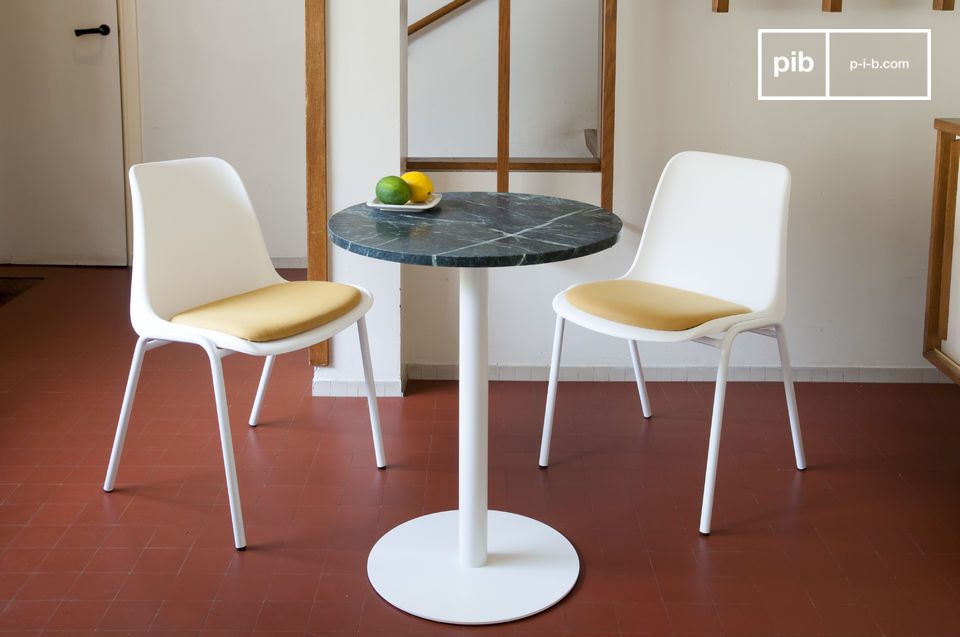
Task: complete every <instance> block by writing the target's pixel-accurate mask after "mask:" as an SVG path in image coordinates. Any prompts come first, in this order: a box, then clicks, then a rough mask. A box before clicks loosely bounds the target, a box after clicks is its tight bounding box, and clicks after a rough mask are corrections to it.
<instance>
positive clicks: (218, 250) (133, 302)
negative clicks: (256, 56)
mask: <svg viewBox="0 0 960 637" xmlns="http://www.w3.org/2000/svg"><path fill="white" fill-rule="evenodd" d="M130 190H131V193H132V195H133V280H132V284H131V290H130V319H131V322H132V323H133V329H134V330H135V331H136V332H137V334H138V335H139V338H138V339H137V345H136V348H135V350H134V353H133V363H132V364H131V366H130V376H129V379H128V380H127V389H126V393H125V394H124V397H123V406H122V408H121V410H120V421H119V423H118V424H117V434H116V438H115V440H114V443H113V452H112V454H111V456H110V464H109V466H108V468H107V476H106V479H105V480H104V483H103V490H104V491H112V490H113V488H114V485H115V484H116V479H117V469H118V467H119V464H120V454H121V452H122V451H123V440H124V436H125V435H126V431H127V423H128V422H129V419H130V410H131V407H132V405H133V397H134V394H135V393H136V390H137V379H138V378H139V376H140V365H141V363H142V361H143V356H144V354H145V353H146V352H147V351H149V350H151V349H154V348H157V347H161V346H163V345H167V344H169V343H192V344H194V345H199V346H200V347H202V348H203V350H204V351H205V352H206V353H207V356H208V357H209V358H210V369H211V371H212V373H213V389H214V396H215V399H216V404H217V417H218V420H219V425H220V444H221V447H222V450H223V466H224V471H225V473H226V478H227V493H228V496H229V500H230V515H231V518H232V522H233V537H234V543H235V545H236V547H237V548H238V549H242V548H244V547H245V546H246V538H245V535H244V529H243V515H242V513H241V510H240V493H239V488H238V485H237V471H236V467H235V464H234V457H233V443H232V440H231V437H230V419H229V415H228V413H227V394H226V390H225V389H224V382H223V368H222V365H221V359H223V358H224V357H225V356H229V355H230V354H233V353H236V352H240V353H243V354H250V355H253V356H265V357H266V360H265V362H264V366H263V373H262V375H261V377H260V385H259V387H258V388H257V394H256V398H255V400H254V403H253V410H252V412H251V414H250V421H249V422H250V426H255V425H256V424H257V418H258V415H259V413H260V407H261V405H262V403H263V396H264V393H265V392H266V388H267V382H268V381H269V379H270V371H271V369H272V367H273V361H274V358H275V357H276V356H277V355H278V354H285V353H287V352H293V351H296V350H300V349H303V348H306V347H309V346H311V345H314V344H316V343H319V342H321V341H324V340H327V339H328V338H330V337H332V336H333V335H334V334H337V333H338V332H340V331H342V330H344V329H346V328H347V327H349V326H351V325H353V324H354V323H356V325H357V330H358V332H359V335H360V354H361V357H362V359H363V373H364V377H365V380H366V385H367V401H368V404H369V410H370V424H371V426H372V429H373V445H374V450H375V454H376V461H377V466H378V467H379V468H381V469H382V468H384V467H385V466H386V460H385V458H384V454H383V441H382V438H381V434H380V419H379V415H378V412H377V402H376V398H377V397H376V390H375V387H374V382H373V372H372V368H371V366H370V349H369V346H368V344H367V330H366V324H365V323H364V315H365V314H366V313H367V310H369V309H370V307H371V306H372V305H373V297H372V296H371V295H370V293H369V292H368V291H366V290H364V289H363V288H360V287H357V286H351V285H342V284H339V283H328V282H321V281H295V282H288V281H286V280H284V279H283V278H282V277H281V276H280V275H279V274H277V271H276V270H274V268H273V265H272V264H271V262H270V257H269V255H268V254H267V248H266V245H265V244H264V241H263V235H262V234H261V232H260V226H259V224H258V223H257V218H256V215H255V213H254V211H253V206H252V205H251V203H250V198H249V197H248V196H247V192H246V190H245V189H244V187H243V183H242V182H241V181H240V177H239V176H238V175H237V173H236V171H235V170H234V169H233V168H232V167H231V166H230V165H229V164H228V163H227V162H225V161H223V160H221V159H216V158H211V157H206V158H197V159H183V160H177V161H165V162H157V163H151V164H140V165H137V166H133V167H132V168H131V169H130Z"/></svg>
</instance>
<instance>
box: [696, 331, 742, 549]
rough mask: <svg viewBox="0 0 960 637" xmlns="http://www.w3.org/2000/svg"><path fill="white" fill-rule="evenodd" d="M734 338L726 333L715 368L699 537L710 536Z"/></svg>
mask: <svg viewBox="0 0 960 637" xmlns="http://www.w3.org/2000/svg"><path fill="white" fill-rule="evenodd" d="M734 338H736V334H732V333H730V332H727V335H726V336H725V337H724V339H723V343H722V344H721V346H720V364H719V365H718V366H717V385H716V388H715V389H714V394H713V416H712V419H711V422H710V443H709V446H708V449H707V471H706V476H705V478H704V482H703V506H702V507H701V509H700V533H701V535H710V519H711V517H712V516H713V493H714V489H715V487H716V485H717V460H718V458H719V456H720V430H721V428H722V426H723V401H724V398H725V397H726V391H727V369H728V367H729V364H730V349H731V347H732V346H733V339H734Z"/></svg>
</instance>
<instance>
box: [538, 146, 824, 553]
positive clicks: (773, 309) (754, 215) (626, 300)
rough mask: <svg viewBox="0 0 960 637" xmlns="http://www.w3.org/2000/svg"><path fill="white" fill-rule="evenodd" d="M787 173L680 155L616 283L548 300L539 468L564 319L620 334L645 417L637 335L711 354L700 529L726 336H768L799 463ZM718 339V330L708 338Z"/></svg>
mask: <svg viewBox="0 0 960 637" xmlns="http://www.w3.org/2000/svg"><path fill="white" fill-rule="evenodd" d="M789 201H790V173H789V171H788V170H787V169H786V168H785V167H784V166H781V165H779V164H773V163H769V162H762V161H755V160H751V159H742V158H739V157H729V156H726V155H715V154H710V153H700V152H685V153H680V154H679V155H677V156H675V157H674V158H673V159H671V160H670V162H669V163H668V164H667V166H666V168H665V169H664V171H663V175H662V176H661V177H660V183H659V185H658V186H657V190H656V193H655V194H654V197H653V202H652V204H651V207H650V213H649V215H648V216H647V221H646V225H645V227H644V231H643V237H642V238H641V240H640V247H639V249H638V250H637V256H636V258H635V260H634V262H633V266H632V267H631V268H630V270H629V271H628V272H627V273H626V274H625V275H623V276H622V277H621V278H619V279H615V280H610V281H598V282H595V283H587V284H582V285H575V286H573V287H571V288H568V289H567V290H564V291H563V292H561V293H560V294H558V295H557V296H556V297H555V298H554V299H553V309H554V310H555V311H556V313H557V325H556V333H555V335H554V341H553V357H552V361H551V366H550V383H549V387H548V390H547V404H546V412H545V414H544V420H543V440H542V443H541V447H540V466H541V467H544V468H545V467H546V466H547V464H548V461H549V456H550V435H551V432H552V429H553V414H554V405H555V403H556V398H557V377H558V374H559V368H560V350H561V345H562V342H563V328H564V322H565V321H571V322H573V323H575V324H577V325H580V326H583V327H586V328H587V329H590V330H593V331H595V332H599V333H601V334H607V335H609V336H615V337H618V338H623V339H627V341H628V346H629V349H630V357H631V359H632V360H633V367H634V371H635V373H636V378H637V387H638V389H639V391H640V402H641V406H642V410H643V416H644V417H645V418H649V417H650V415H651V414H650V399H649V397H648V394H647V389H646V386H645V384H644V381H643V369H642V367H641V365H640V357H639V352H638V349H637V342H638V341H648V342H658V343H678V342H683V341H695V342H697V343H702V344H705V345H710V346H712V347H716V348H718V349H719V350H720V363H719V368H718V369H717V383H716V389H715V393H714V399H713V418H712V422H711V425H710V443H709V449H708V452H707V471H706V479H705V481H704V488H703V507H702V509H701V514H700V532H701V533H702V534H704V535H709V533H710V518H711V515H712V510H713V494H714V486H715V484H716V476H717V456H718V454H719V451H720V428H721V424H722V421H723V400H724V392H725V388H726V382H727V367H728V363H729V359H730V349H731V347H732V345H733V341H734V339H735V338H736V337H737V336H738V335H739V334H742V333H744V332H753V333H755V334H760V335H762V336H768V337H770V338H773V339H776V340H777V343H778V345H779V349H780V364H781V368H782V371H783V384H784V389H785V393H786V398H787V410H788V413H789V419H790V429H791V432H792V435H793V449H794V454H795V455H796V462H797V469H800V470H803V469H805V468H806V461H805V460H804V456H803V441H802V440H801V438H800V421H799V418H798V415H797V401H796V396H795V394H794V390H793V380H792V377H791V371H790V359H789V355H788V353H787V339H786V334H785V332H784V329H783V324H782V321H783V318H784V311H785V308H786V248H787V213H788V210H789ZM711 335H719V336H711Z"/></svg>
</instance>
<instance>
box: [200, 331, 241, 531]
mask: <svg viewBox="0 0 960 637" xmlns="http://www.w3.org/2000/svg"><path fill="white" fill-rule="evenodd" d="M204 349H205V350H206V352H207V356H208V357H209V358H210V371H211V373H212V375H213V395H214V398H215V399H216V402H217V420H218V422H219V424H220V447H221V449H222V451H223V471H224V473H225V474H226V478H227V497H228V499H229V500H230V518H231V521H232V522H233V542H234V546H236V547H237V549H243V548H245V547H246V546H247V538H246V534H245V533H244V530H243V512H242V511H241V509H240V486H239V484H238V483H237V465H236V462H235V460H234V457H233V438H232V437H231V435H230V414H229V412H228V410H227V390H226V387H224V383H223V365H222V363H221V361H220V357H221V353H220V352H219V351H218V350H217V349H216V347H214V346H208V347H204Z"/></svg>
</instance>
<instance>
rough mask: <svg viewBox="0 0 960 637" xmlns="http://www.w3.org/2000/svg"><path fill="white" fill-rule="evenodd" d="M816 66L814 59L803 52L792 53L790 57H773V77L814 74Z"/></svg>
mask: <svg viewBox="0 0 960 637" xmlns="http://www.w3.org/2000/svg"><path fill="white" fill-rule="evenodd" d="M816 66H817V64H816V62H815V61H814V59H813V57H811V56H809V55H806V54H804V52H803V51H790V55H775V56H773V77H775V78H777V77H780V76H781V75H782V74H784V73H813V71H814V69H815V68H816Z"/></svg>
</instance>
